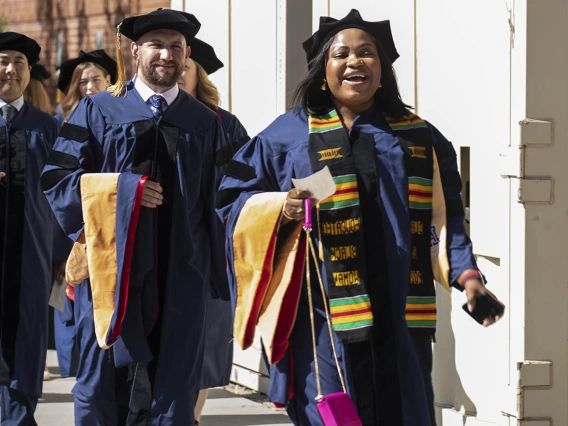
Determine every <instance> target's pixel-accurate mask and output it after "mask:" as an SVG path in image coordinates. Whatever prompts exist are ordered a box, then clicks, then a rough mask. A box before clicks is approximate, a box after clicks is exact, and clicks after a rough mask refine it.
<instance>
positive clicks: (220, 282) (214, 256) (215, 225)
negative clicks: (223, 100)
mask: <svg viewBox="0 0 568 426" xmlns="http://www.w3.org/2000/svg"><path fill="white" fill-rule="evenodd" d="M205 138H207V139H208V140H206V141H204V146H206V147H211V150H208V151H207V152H206V154H205V158H204V164H205V166H204V170H205V175H204V176H203V179H202V181H201V186H202V187H201V193H202V194H205V200H204V202H205V215H206V217H207V222H208V224H209V233H210V236H211V239H210V241H211V289H212V296H213V297H214V298H220V299H224V300H229V297H230V295H229V289H228V283H227V276H226V274H225V269H226V268H225V248H224V242H225V241H224V240H225V229H224V225H223V223H222V222H221V221H220V220H219V217H218V216H217V214H216V211H215V203H216V190H217V187H218V186H219V182H220V181H221V178H222V177H223V173H224V171H225V167H219V166H217V167H213V165H214V164H215V156H216V153H217V152H218V151H219V150H221V149H222V148H223V147H224V146H227V145H228V144H229V140H228V139H227V136H226V133H225V130H224V128H223V125H222V124H221V122H220V121H219V120H215V121H214V123H213V125H212V127H211V129H210V131H209V132H208V133H207V134H206V136H205ZM208 165H210V166H208Z"/></svg>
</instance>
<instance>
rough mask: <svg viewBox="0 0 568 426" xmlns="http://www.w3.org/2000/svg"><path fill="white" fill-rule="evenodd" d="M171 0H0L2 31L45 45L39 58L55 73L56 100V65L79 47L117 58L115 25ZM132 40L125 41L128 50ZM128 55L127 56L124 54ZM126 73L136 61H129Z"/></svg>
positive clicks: (50, 87) (52, 82)
mask: <svg viewBox="0 0 568 426" xmlns="http://www.w3.org/2000/svg"><path fill="white" fill-rule="evenodd" d="M170 4H171V1H170V0H112V1H111V0H0V23H2V24H3V25H2V26H3V28H2V30H3V31H16V32H19V33H22V34H26V35H27V36H29V37H32V38H33V39H35V40H36V41H37V42H38V43H39V44H40V46H41V47H42V51H41V55H40V62H41V63H42V64H43V65H45V67H46V68H47V69H48V70H49V71H50V72H51V73H52V78H51V80H50V82H49V84H48V91H49V93H50V96H51V97H52V100H54V101H55V97H56V90H55V84H56V80H55V69H56V67H57V66H58V65H59V64H60V63H61V62H62V61H65V60H67V59H70V58H73V57H76V56H77V55H78V54H79V50H81V49H82V50H84V51H91V50H94V49H105V51H106V52H107V53H108V54H109V55H110V56H112V57H114V58H116V45H115V43H116V27H115V25H116V24H117V23H118V22H120V21H121V20H122V19H123V18H125V17H127V16H132V15H140V14H144V13H148V12H151V11H152V10H155V9H157V8H159V7H163V8H168V7H170ZM129 45H130V43H124V44H123V50H124V51H128V50H129V49H130V47H129ZM125 58H128V56H125ZM126 68H127V76H131V75H132V71H133V68H134V63H133V62H129V61H126Z"/></svg>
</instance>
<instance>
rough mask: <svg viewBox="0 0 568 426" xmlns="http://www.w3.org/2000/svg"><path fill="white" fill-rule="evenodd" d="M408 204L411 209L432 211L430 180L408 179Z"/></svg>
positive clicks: (414, 177) (412, 177) (413, 177)
mask: <svg viewBox="0 0 568 426" xmlns="http://www.w3.org/2000/svg"><path fill="white" fill-rule="evenodd" d="M408 203H409V207H410V208H411V209H421V210H428V209H432V179H424V178H421V177H416V176H411V177H409V178H408Z"/></svg>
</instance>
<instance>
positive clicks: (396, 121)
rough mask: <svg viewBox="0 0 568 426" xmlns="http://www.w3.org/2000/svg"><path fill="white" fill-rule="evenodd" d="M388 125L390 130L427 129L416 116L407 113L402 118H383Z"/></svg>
mask: <svg viewBox="0 0 568 426" xmlns="http://www.w3.org/2000/svg"><path fill="white" fill-rule="evenodd" d="M385 118H386V120H387V123H388V125H389V126H390V128H391V129H392V130H411V129H419V128H421V127H428V126H427V125H426V122H425V121H424V120H422V119H421V118H420V117H418V116H417V115H416V114H412V113H411V112H409V113H408V114H407V115H405V116H404V117H402V118H394V117H389V116H386V117H385Z"/></svg>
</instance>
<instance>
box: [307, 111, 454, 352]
mask: <svg viewBox="0 0 568 426" xmlns="http://www.w3.org/2000/svg"><path fill="white" fill-rule="evenodd" d="M385 118H386V120H387V123H388V124H389V126H390V127H391V129H392V132H393V135H394V136H396V137H397V138H398V140H399V141H400V143H401V145H402V146H403V149H404V150H405V152H406V154H407V155H406V167H407V176H408V204H409V215H410V224H409V225H410V232H411V265H410V276H409V291H408V298H407V304H406V318H407V324H408V326H409V327H413V328H425V329H429V330H435V327H436V293H435V287H434V273H433V268H432V259H433V258H436V265H438V263H440V262H439V261H438V257H440V258H442V259H444V260H443V262H442V263H443V264H444V265H446V264H447V256H446V253H445V241H443V244H440V243H441V242H442V239H445V215H446V211H445V205H444V201H443V191H441V186H440V185H433V182H434V180H435V179H434V168H435V167H434V165H435V164H436V168H437V163H435V162H436V157H435V155H434V152H433V147H432V137H431V134H430V129H429V128H428V126H427V125H426V123H425V122H424V121H423V120H422V119H421V118H420V117H418V116H416V115H415V114H412V113H407V114H406V115H405V116H404V117H400V118H396V119H395V118H392V117H388V116H386V117H385ZM309 131H310V135H309V142H308V150H309V153H310V160H311V165H312V168H313V171H314V172H316V171H318V170H321V169H322V168H323V167H324V166H325V165H327V166H328V167H329V169H330V172H331V174H332V176H333V179H334V181H335V184H336V188H337V191H336V193H335V194H334V195H333V196H331V197H329V198H327V199H325V200H322V201H321V202H320V203H319V204H318V206H317V208H318V226H319V238H320V257H323V262H324V267H325V270H326V275H327V284H328V298H329V305H330V311H331V314H332V325H333V328H334V330H335V332H336V333H337V334H338V337H340V338H341V339H342V340H343V341H345V342H356V341H361V340H365V339H367V338H368V336H369V334H368V333H369V330H370V327H371V326H372V324H373V315H372V312H371V302H370V298H369V295H368V290H367V289H368V286H369V285H372V283H369V282H368V281H367V271H366V263H365V247H364V237H363V235H364V223H363V220H362V216H361V209H360V204H359V190H358V187H357V176H356V174H355V166H354V163H353V156H352V152H351V146H350V141H349V138H348V136H347V133H346V131H345V129H344V128H343V125H342V124H341V121H340V119H339V117H338V115H337V112H336V111H335V110H334V111H331V112H330V113H328V114H327V115H325V116H321V117H309ZM438 180H439V173H438ZM434 187H436V188H437V190H436V195H437V199H438V208H436V214H435V215H434V216H436V217H435V218H433V199H434ZM440 200H441V201H440ZM440 203H441V204H442V206H440V205H439V204H440ZM439 246H441V248H442V249H443V253H439V249H440V247H439ZM434 253H435V254H434ZM441 269H442V273H443V274H445V275H446V277H445V279H443V278H439V280H441V281H444V282H445V281H447V273H448V270H449V267H442V268H441ZM437 270H440V268H438V269H437ZM438 275H440V274H438ZM436 278H438V277H436Z"/></svg>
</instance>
